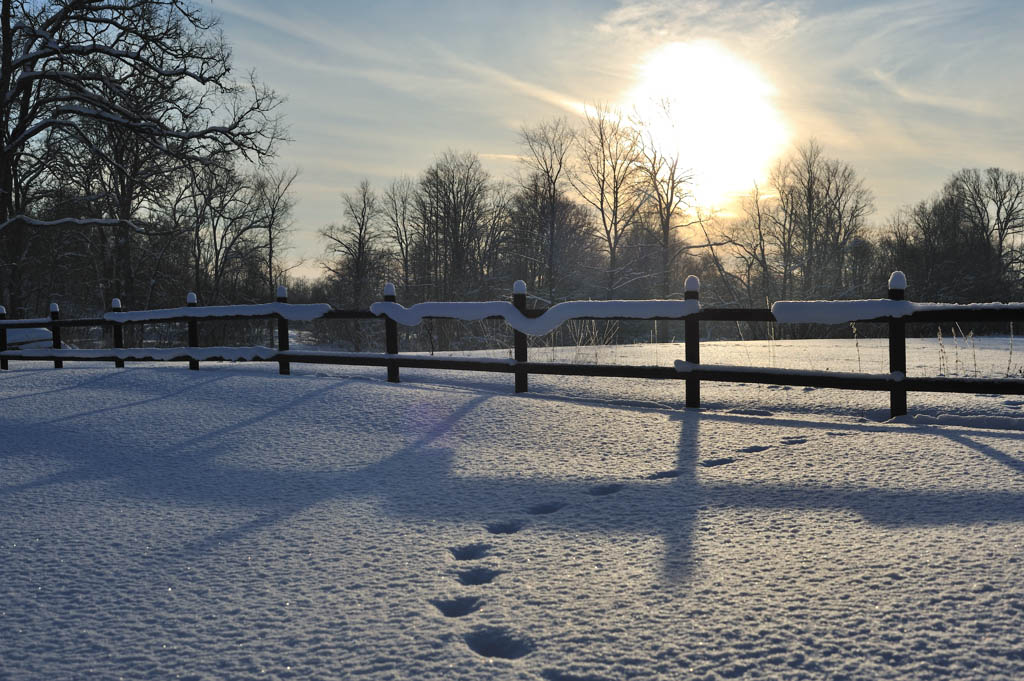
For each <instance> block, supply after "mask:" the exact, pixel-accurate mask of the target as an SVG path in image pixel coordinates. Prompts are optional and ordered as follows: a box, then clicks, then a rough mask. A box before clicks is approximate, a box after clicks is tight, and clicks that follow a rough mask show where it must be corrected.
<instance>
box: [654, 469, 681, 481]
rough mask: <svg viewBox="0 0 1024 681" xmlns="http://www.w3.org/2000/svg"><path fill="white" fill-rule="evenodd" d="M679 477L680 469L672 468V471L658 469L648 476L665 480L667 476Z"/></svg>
mask: <svg viewBox="0 0 1024 681" xmlns="http://www.w3.org/2000/svg"><path fill="white" fill-rule="evenodd" d="M678 477H679V471H677V470H674V469H673V470H670V471H658V472H657V473H651V474H650V475H648V476H647V479H648V480H663V479H665V478H678Z"/></svg>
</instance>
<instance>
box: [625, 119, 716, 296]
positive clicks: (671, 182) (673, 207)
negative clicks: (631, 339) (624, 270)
mask: <svg viewBox="0 0 1024 681" xmlns="http://www.w3.org/2000/svg"><path fill="white" fill-rule="evenodd" d="M663 108H664V115H665V116H666V117H668V118H670V117H671V111H670V109H669V108H668V104H667V103H666V104H664V105H663ZM637 125H638V127H639V128H640V129H642V130H646V131H647V134H646V137H644V139H643V142H644V144H643V151H642V153H641V154H640V156H639V158H638V163H639V166H640V171H641V177H642V179H641V181H640V183H639V185H638V188H639V191H640V192H641V194H642V196H643V199H644V203H645V205H646V210H647V211H649V212H650V214H651V215H652V216H653V218H654V223H655V225H656V229H657V238H658V249H659V252H660V256H661V262H660V268H659V269H660V271H659V277H658V280H659V282H658V283H659V286H658V289H659V290H658V294H659V295H660V296H661V297H662V298H668V297H669V296H671V295H672V293H673V290H672V289H673V280H672V279H673V277H672V274H673V271H674V269H675V268H674V265H675V262H676V260H677V259H678V258H679V256H680V255H681V254H682V253H683V252H684V251H686V250H689V249H691V248H694V247H693V246H689V245H687V244H685V243H680V242H679V241H678V239H677V237H676V233H677V231H678V230H679V229H680V228H681V227H689V226H692V225H694V224H696V219H695V218H693V217H692V216H688V213H689V211H690V209H691V208H692V205H691V203H692V199H693V193H692V184H693V172H692V171H691V170H690V169H689V168H687V167H685V166H683V165H682V164H681V160H680V153H679V152H678V151H676V152H667V151H665V150H664V149H661V148H660V147H659V145H658V142H657V140H655V139H654V137H653V135H652V134H651V128H650V125H649V124H645V123H644V122H642V121H641V122H638V123H637ZM701 247H702V246H696V248H701Z"/></svg>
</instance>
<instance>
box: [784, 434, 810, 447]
mask: <svg viewBox="0 0 1024 681" xmlns="http://www.w3.org/2000/svg"><path fill="white" fill-rule="evenodd" d="M805 442H807V438H805V437H803V436H800V435H787V436H786V437H784V438H782V444H784V445H802V444H803V443H805Z"/></svg>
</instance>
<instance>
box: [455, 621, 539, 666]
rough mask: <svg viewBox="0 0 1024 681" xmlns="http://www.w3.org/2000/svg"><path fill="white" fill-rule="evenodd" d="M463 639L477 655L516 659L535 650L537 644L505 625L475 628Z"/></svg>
mask: <svg viewBox="0 0 1024 681" xmlns="http://www.w3.org/2000/svg"><path fill="white" fill-rule="evenodd" d="M463 639H464V640H465V641H466V645H467V646H469V649H470V650H472V651H473V652H474V653H476V654H477V655H481V656H483V657H500V658H503V659H506V660H515V659H518V658H520V657H523V656H524V655H529V654H530V653H532V652H533V650H534V648H535V645H534V643H533V641H532V640H530V638H529V637H528V636H525V635H523V634H518V633H516V632H514V631H512V630H510V629H505V628H504V627H485V628H481V629H475V630H473V631H471V632H469V633H468V634H466V635H465V636H464V637H463Z"/></svg>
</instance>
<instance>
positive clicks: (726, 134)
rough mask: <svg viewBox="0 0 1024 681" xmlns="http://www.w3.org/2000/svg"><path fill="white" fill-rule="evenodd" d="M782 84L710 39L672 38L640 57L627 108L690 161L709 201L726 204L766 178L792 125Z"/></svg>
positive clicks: (666, 149)
mask: <svg viewBox="0 0 1024 681" xmlns="http://www.w3.org/2000/svg"><path fill="white" fill-rule="evenodd" d="M775 96H776V90H775V88H774V86H772V84H771V83H769V82H768V81H767V80H766V79H765V78H764V77H763V76H762V75H761V74H759V73H758V71H757V70H756V69H755V68H754V67H753V66H752V65H750V64H748V63H747V62H745V61H743V60H742V59H740V58H738V57H736V56H734V55H732V54H731V53H729V52H728V51H727V50H725V49H724V48H723V47H722V46H721V45H719V44H718V43H715V42H711V41H700V42H692V43H680V42H675V43H668V44H666V45H663V46H662V47H660V48H658V49H657V50H655V51H654V52H652V53H650V54H649V55H648V56H647V58H646V59H645V60H644V61H643V62H642V63H641V64H640V65H639V68H638V74H637V81H636V85H635V86H634V87H633V88H632V89H631V90H630V91H629V92H628V93H627V94H626V96H625V102H624V104H625V106H626V108H628V109H630V110H633V111H635V114H636V116H637V118H638V119H639V120H640V121H642V122H643V123H644V127H645V130H646V132H645V134H647V135H649V136H650V138H651V140H652V141H653V144H654V145H655V147H656V148H658V149H659V150H660V151H661V153H663V154H667V155H677V154H678V156H679V159H680V164H681V165H682V166H684V167H688V168H691V169H692V170H693V175H694V184H693V192H694V198H695V200H696V203H697V204H698V205H699V206H701V207H702V208H705V209H709V208H725V209H727V207H728V205H729V204H731V203H732V202H733V201H734V200H735V199H736V197H737V196H739V195H742V194H746V193H748V192H749V191H750V190H751V189H752V188H753V186H754V183H755V182H757V183H761V182H763V181H764V178H765V176H766V174H767V172H768V168H769V166H770V164H771V162H772V161H773V159H775V158H777V157H778V156H779V155H780V154H781V153H782V152H783V151H784V149H785V147H786V145H787V144H788V141H789V131H788V129H787V127H786V125H785V124H784V122H783V119H782V116H781V114H780V113H779V111H778V110H777V109H776V107H775V105H774V101H773V100H774V98H775Z"/></svg>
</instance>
